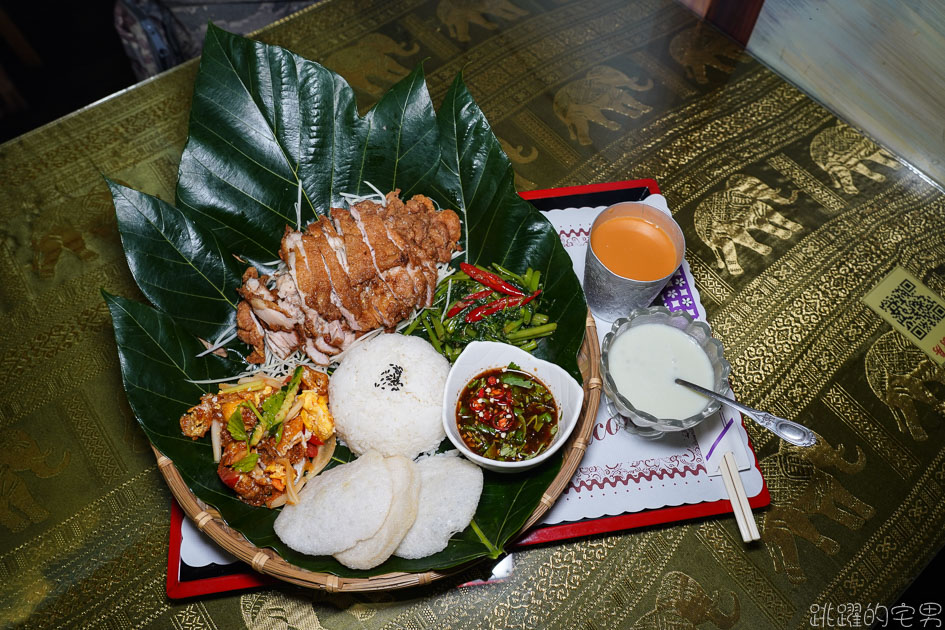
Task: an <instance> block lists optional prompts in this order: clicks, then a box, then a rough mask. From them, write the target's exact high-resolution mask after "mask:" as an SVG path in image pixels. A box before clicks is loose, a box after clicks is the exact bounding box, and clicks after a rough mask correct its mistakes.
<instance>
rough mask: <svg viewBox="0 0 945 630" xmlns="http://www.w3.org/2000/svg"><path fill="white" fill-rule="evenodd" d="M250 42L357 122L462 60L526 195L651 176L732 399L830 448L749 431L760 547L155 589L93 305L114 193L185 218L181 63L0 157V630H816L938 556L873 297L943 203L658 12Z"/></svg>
mask: <svg viewBox="0 0 945 630" xmlns="http://www.w3.org/2000/svg"><path fill="white" fill-rule="evenodd" d="M261 39H264V40H265V41H267V42H270V43H276V44H280V45H282V46H285V47H288V48H290V49H292V50H293V51H295V52H298V53H300V54H302V55H303V56H306V57H309V58H313V59H316V60H318V61H320V62H322V63H324V64H325V65H327V66H329V67H331V68H332V69H334V70H336V71H338V72H340V73H341V74H342V75H344V76H345V77H346V78H347V79H348V80H349V81H350V82H351V84H352V86H353V87H354V88H355V90H356V92H357V94H358V97H359V102H361V103H362V104H363V105H364V106H367V105H370V104H371V103H372V102H373V100H374V99H375V98H377V97H378V96H379V94H380V93H381V92H382V91H383V90H385V89H386V88H387V87H389V86H390V85H391V84H392V83H393V82H394V81H396V80H397V79H399V78H401V77H402V76H404V75H405V74H406V73H407V72H408V69H409V68H411V67H412V66H414V65H415V64H417V63H418V62H421V61H424V63H425V68H426V71H427V78H428V83H429V86H430V90H431V93H432V95H433V98H434V101H435V102H437V103H438V102H439V99H440V98H441V97H442V96H443V94H444V93H445V91H446V89H447V87H448V85H449V83H450V81H451V80H452V78H453V77H454V75H455V74H456V73H457V72H458V71H460V70H463V72H464V76H465V79H466V82H467V84H468V85H469V88H470V91H471V92H472V94H473V95H474V96H475V98H476V99H477V100H478V102H479V103H480V105H481V106H482V108H483V110H484V111H485V113H486V115H487V116H488V117H489V119H490V121H491V122H492V124H493V127H494V129H495V131H496V134H497V135H498V136H499V138H500V139H501V140H502V142H503V145H504V147H505V149H506V151H507V152H508V154H509V157H510V158H511V159H512V161H513V164H514V166H515V168H516V171H517V178H516V181H517V184H518V186H519V187H520V188H523V189H526V188H534V187H539V188H546V187H552V186H563V185H571V184H585V183H594V182H604V181H611V180H622V179H633V178H642V177H652V178H655V179H657V180H658V181H659V184H660V187H661V188H662V190H663V192H664V194H665V195H666V197H667V198H668V200H669V203H670V206H671V208H673V209H674V212H675V215H676V218H677V220H679V221H680V223H681V224H682V225H683V227H684V230H685V232H686V236H687V242H688V250H687V258H688V260H689V262H690V264H691V266H692V270H693V274H694V276H695V278H696V281H697V283H698V286H699V290H700V291H701V294H702V299H703V302H704V303H705V306H706V310H707V311H708V314H709V320H710V322H711V324H712V326H713V328H714V331H715V333H716V335H717V336H718V337H719V338H720V339H721V341H722V342H723V343H724V345H725V348H726V353H727V356H728V358H729V360H730V361H731V363H732V365H733V385H734V387H735V390H736V393H737V395H738V396H739V397H740V398H741V399H742V400H743V401H745V402H746V403H748V404H750V405H753V406H757V407H761V408H766V409H769V410H771V411H772V412H774V413H777V414H779V415H783V416H787V417H789V418H793V419H796V420H798V421H800V422H802V423H804V424H806V425H808V426H811V427H812V428H814V429H815V430H816V431H817V432H818V433H819V434H820V436H821V437H822V445H823V446H822V447H820V448H817V449H814V450H811V451H809V452H806V453H805V454H804V455H803V456H800V455H798V454H797V453H796V452H792V451H791V450H790V449H786V448H783V447H781V446H780V445H779V442H778V440H776V439H774V438H773V437H772V436H771V435H770V434H768V433H765V432H763V431H760V430H758V429H757V427H756V426H755V425H753V424H750V425H748V426H747V429H748V431H749V433H750V435H751V438H752V439H753V441H754V445H755V448H756V451H757V454H758V457H759V459H760V462H761V466H762V469H763V471H764V473H765V475H766V478H767V481H768V484H769V487H770V490H771V494H772V505H771V507H770V508H769V509H767V510H764V511H761V512H759V513H758V514H757V517H758V520H759V524H760V526H761V530H762V532H763V541H762V542H761V543H759V544H755V545H750V546H746V545H744V544H742V542H741V540H740V537H739V535H738V531H737V528H736V526H735V521H734V519H733V518H731V517H728V518H719V519H711V520H705V521H700V522H691V523H683V524H674V525H671V526H664V527H659V528H651V529H645V530H638V531H631V532H626V533H618V534H614V535H608V536H600V537H596V538H592V539H587V540H577V541H573V542H567V543H563V544H556V545H552V546H548V547H543V548H536V549H529V550H527V551H523V552H520V553H516V554H515V568H514V573H513V575H512V577H511V578H510V579H509V580H507V581H505V582H502V583H497V584H490V585H484V586H475V587H463V588H457V587H456V584H457V583H458V582H457V580H445V581H442V582H440V583H436V584H433V585H431V586H428V587H424V588H421V589H415V590H409V591H403V592H393V593H383V594H365V595H344V596H339V595H332V594H328V593H321V592H309V591H301V590H297V589H294V588H291V587H288V586H286V587H280V588H270V589H263V590H259V591H256V592H251V593H243V594H229V595H223V596H218V597H213V598H206V599H202V600H196V601H183V602H179V601H172V600H169V599H167V598H166V596H165V593H164V586H165V567H166V562H167V551H168V515H169V503H170V493H169V491H168V490H167V488H166V487H165V485H164V483H163V481H162V478H161V476H160V474H159V473H158V471H157V468H156V464H155V461H154V458H153V456H152V455H151V452H150V450H149V448H148V445H147V442H146V439H145V437H144V434H143V433H142V431H141V430H140V429H139V428H138V426H137V424H136V422H135V420H134V418H133V417H132V414H131V412H130V409H129V407H128V404H127V402H126V401H125V396H124V392H123V390H122V385H121V376H120V373H119V369H118V362H117V353H116V348H115V342H114V337H113V334H112V330H111V322H110V319H109V317H108V311H107V309H106V307H105V303H104V302H103V300H102V298H101V295H100V293H99V289H100V288H104V289H106V290H108V291H110V292H113V293H118V294H122V295H128V296H135V295H140V294H139V293H137V290H136V288H135V285H134V282H133V280H132V278H131V275H130V274H129V272H128V269H127V266H126V264H125V261H124V257H123V254H122V249H121V244H120V242H119V237H118V232H117V229H116V225H115V216H114V209H113V207H112V205H111V199H110V196H109V193H108V190H107V187H106V185H105V183H104V181H103V175H104V176H107V177H109V178H112V179H115V180H118V181H121V182H123V183H125V184H128V185H130V186H133V187H135V188H138V189H141V190H144V191H147V192H150V193H153V194H157V195H159V196H160V197H162V198H163V199H165V200H168V201H173V189H174V184H175V182H176V168H177V161H178V159H179V156H180V153H181V150H182V148H183V144H184V140H185V138H186V125H187V116H188V110H189V106H190V93H191V88H192V83H193V79H194V75H195V71H196V63H194V62H191V63H188V64H185V65H184V66H182V67H180V68H177V69H175V70H173V71H171V72H169V73H167V74H165V75H162V76H160V77H158V78H157V79H155V80H152V81H148V82H145V83H143V84H140V85H137V86H135V87H134V88H132V89H130V90H128V91H126V92H124V93H121V94H118V95H116V96H114V97H112V98H110V99H108V100H106V101H104V102H101V103H99V104H96V105H94V106H92V107H90V108H87V109H85V110H82V111H79V112H77V113H75V114H73V115H71V116H68V117H66V118H64V119H61V120H59V121H57V122H55V123H53V124H51V125H49V126H46V127H44V128H42V129H39V130H37V131H35V132H32V133H29V134H27V135H25V136H23V137H20V138H18V139H15V140H13V141H11V142H8V143H6V144H4V145H2V146H0V182H2V190H0V213H2V214H0V216H2V220H0V236H2V241H0V242H2V247H0V255H2V258H3V268H4V269H5V270H6V273H8V274H9V275H8V276H7V277H6V279H5V280H4V282H2V283H0V308H2V317H3V321H4V326H3V332H2V344H3V345H2V347H3V358H2V361H3V365H4V367H3V370H2V372H3V374H4V381H5V382H4V388H3V395H2V407H0V409H2V412H0V426H2V431H3V434H4V435H5V436H6V440H5V442H4V444H3V448H2V449H0V454H2V455H0V580H2V585H3V588H2V589H0V625H4V626H7V625H10V626H24V627H30V628H78V627H86V626H91V627H110V628H112V627H114V628H117V627H136V628H137V627H142V628H239V627H243V626H244V625H245V626H246V627H249V628H286V627H294V628H313V629H314V628H321V627H325V628H365V627H366V628H401V627H406V628H474V627H475V628H479V627H482V628H588V629H590V628H601V629H610V628H627V627H631V626H633V627H640V628H656V627H669V626H667V625H660V624H666V623H669V622H671V621H676V622H678V623H679V624H680V625H678V626H672V627H695V626H697V625H698V626H699V627H702V628H712V627H723V628H724V627H736V628H766V627H770V628H804V627H808V626H809V625H811V623H812V622H811V619H812V618H811V614H810V610H811V607H812V606H820V607H822V608H821V610H824V608H823V607H824V606H827V605H832V606H834V607H836V606H840V605H845V606H848V607H851V608H848V610H852V607H855V606H860V607H861V610H862V611H863V612H865V611H867V610H869V607H871V606H872V607H874V608H875V607H876V606H878V605H886V606H891V605H892V604H894V603H896V599H897V598H898V597H899V593H900V592H901V591H902V590H903V589H904V588H905V587H906V586H908V584H909V583H910V582H911V580H912V579H913V578H914V577H915V576H916V575H917V574H918V573H919V572H920V571H921V569H922V568H923V566H924V565H925V563H926V562H928V560H929V559H930V558H931V557H932V556H933V555H934V553H935V552H936V551H937V550H938V549H940V548H941V547H942V545H943V543H945V502H943V486H945V452H943V449H942V446H943V444H945V426H943V416H945V402H943V401H945V370H943V368H942V367H940V366H936V365H935V364H934V363H933V362H932V361H931V360H930V359H929V357H927V356H926V355H924V354H922V353H921V352H919V351H918V350H917V349H915V347H914V346H912V345H911V344H910V343H909V342H907V341H906V340H905V338H904V337H902V336H901V335H900V334H899V333H897V332H895V331H893V329H892V328H891V327H890V326H889V324H887V323H885V322H884V321H883V320H882V319H881V318H880V317H879V316H877V315H876V314H875V313H874V312H873V311H871V310H870V309H869V308H867V307H866V306H865V305H864V304H863V303H862V302H861V299H862V297H863V296H864V295H865V294H866V293H867V292H868V291H869V290H870V289H871V288H872V287H874V286H875V285H876V284H878V283H879V281H880V279H881V278H882V277H883V276H885V275H886V273H888V272H889V271H890V269H891V268H893V267H894V266H896V265H900V266H902V267H904V268H906V269H907V270H909V271H911V272H912V273H913V274H914V275H915V276H916V277H917V278H918V279H920V280H921V281H922V282H923V283H925V284H926V285H927V286H928V287H929V288H931V289H932V290H933V291H935V292H936V293H938V294H939V295H942V294H945V197H943V195H942V193H941V192H940V191H938V190H936V189H935V188H933V187H932V186H930V185H929V184H928V183H927V182H926V181H924V180H923V179H922V178H920V177H919V176H917V175H915V174H914V173H913V172H912V171H910V170H909V169H908V168H904V167H902V166H901V165H900V163H899V162H897V161H895V160H894V159H893V158H892V156H890V155H889V154H887V153H886V152H884V151H882V150H880V149H879V147H877V146H876V145H874V144H873V143H872V142H870V141H869V140H868V139H866V138H864V137H861V136H860V135H859V134H857V132H855V131H854V130H853V129H851V128H849V127H847V126H845V125H844V124H842V123H839V122H838V121H837V120H836V119H835V118H834V116H832V115H831V114H830V113H829V112H827V111H825V110H824V109H822V108H821V107H820V106H818V105H817V104H816V103H814V102H813V101H811V99H809V98H808V97H807V96H805V95H804V94H802V93H801V92H799V91H798V90H796V89H794V88H793V87H791V86H790V85H788V84H786V83H785V82H784V81H783V80H781V79H780V78H778V77H777V76H775V75H773V74H772V73H770V72H769V71H767V70H766V69H764V68H763V67H762V66H760V65H759V64H758V63H757V62H755V61H754V60H752V59H751V58H749V57H748V56H746V55H744V54H743V53H741V52H740V51H739V50H738V49H737V48H736V47H735V46H734V45H732V44H730V43H729V42H728V40H726V39H724V38H723V37H721V36H719V35H717V34H716V33H715V32H714V31H712V30H711V29H710V28H708V27H706V26H703V25H701V24H699V23H697V21H696V20H695V19H694V18H693V17H692V16H691V15H690V14H689V13H688V12H687V11H685V10H684V9H681V8H679V7H678V6H677V5H675V4H673V3H669V2H657V1H655V0H634V1H633V2H627V1H626V0H601V1H599V2H577V1H574V2H568V1H563V0H394V1H387V0H374V1H367V0H364V1H358V2H343V1H341V0H333V1H328V2H324V3H321V4H318V5H316V6H314V7H312V8H311V10H308V11H305V12H303V13H302V14H299V15H297V16H294V17H293V18H291V19H289V20H287V21H284V22H282V23H280V24H276V25H274V26H273V27H270V28H268V29H266V30H265V31H264V32H263V33H262V35H261ZM469 577H470V576H469V574H467V575H465V576H463V579H466V578H469ZM938 618H939V619H945V614H942V615H939V617H938ZM918 621H919V616H918V613H916V617H915V619H914V622H915V623H918ZM700 624H701V625H700Z"/></svg>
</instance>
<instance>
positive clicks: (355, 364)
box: [328, 334, 450, 459]
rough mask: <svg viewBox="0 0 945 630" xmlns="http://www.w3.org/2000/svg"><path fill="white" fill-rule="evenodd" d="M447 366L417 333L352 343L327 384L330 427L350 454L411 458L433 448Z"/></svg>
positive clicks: (437, 436) (436, 441) (441, 433)
mask: <svg viewBox="0 0 945 630" xmlns="http://www.w3.org/2000/svg"><path fill="white" fill-rule="evenodd" d="M449 371H450V364H449V361H447V360H446V358H445V357H444V356H443V355H441V354H440V353H438V352H437V351H436V350H435V349H434V348H433V346H432V345H430V343H429V342H428V341H425V340H423V339H420V338H419V337H407V336H404V335H399V334H382V335H378V336H377V337H375V338H373V339H371V340H369V341H365V342H363V343H359V344H357V345H355V346H353V347H352V348H351V349H350V350H348V352H347V353H346V355H345V358H344V360H343V361H342V362H341V365H340V367H339V368H338V369H337V370H335V373H334V374H332V376H331V380H330V381H329V385H328V392H329V396H328V400H329V404H330V405H331V414H332V416H334V418H335V431H336V432H337V434H338V436H339V437H340V438H341V439H342V440H343V441H344V443H345V444H346V445H347V446H348V448H349V449H351V450H352V451H353V452H354V453H356V454H358V455H360V454H361V453H365V452H367V451H370V450H375V451H378V452H380V453H381V454H383V455H386V456H392V455H403V456H404V457H407V458H408V459H414V458H416V457H417V455H419V454H420V453H424V452H426V451H430V450H433V449H435V448H436V447H437V446H438V445H439V444H440V442H442V441H443V439H444V438H445V437H446V432H445V431H444V430H443V421H442V406H443V389H444V388H445V386H446V376H447V374H448V373H449Z"/></svg>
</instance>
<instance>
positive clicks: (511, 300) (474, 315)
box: [466, 289, 541, 324]
mask: <svg viewBox="0 0 945 630" xmlns="http://www.w3.org/2000/svg"><path fill="white" fill-rule="evenodd" d="M539 293H541V289H538V290H537V291H535V292H534V293H532V294H531V295H524V296H509V297H504V298H499V299H498V300H496V301H494V302H489V303H488V304H483V305H482V306H477V307H476V308H474V309H473V310H471V311H469V312H468V313H466V322H467V323H469V324H472V323H473V322H478V321H479V320H480V319H482V318H483V317H488V316H489V315H492V314H493V313H498V312H499V311H501V310H502V309H506V308H511V307H513V306H524V305H525V304H528V303H529V302H531V301H532V300H534V299H535V298H536V297H538V294H539Z"/></svg>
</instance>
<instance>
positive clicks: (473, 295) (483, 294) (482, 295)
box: [463, 289, 493, 301]
mask: <svg viewBox="0 0 945 630" xmlns="http://www.w3.org/2000/svg"><path fill="white" fill-rule="evenodd" d="M492 293H493V291H492V289H483V290H482V291H476V292H475V293H470V294H469V295H467V296H466V297H464V298H463V300H469V301H472V300H481V299H482V298H485V297H489V296H490V295H492Z"/></svg>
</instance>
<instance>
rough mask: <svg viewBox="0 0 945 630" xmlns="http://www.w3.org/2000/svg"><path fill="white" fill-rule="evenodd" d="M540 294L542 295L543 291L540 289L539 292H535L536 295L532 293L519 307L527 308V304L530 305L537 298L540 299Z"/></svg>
mask: <svg viewBox="0 0 945 630" xmlns="http://www.w3.org/2000/svg"><path fill="white" fill-rule="evenodd" d="M539 293H541V289H538V290H537V291H535V292H534V293H532V294H531V295H529V296H528V297H527V298H524V299H523V300H522V303H521V304H519V306H525V305H526V304H528V303H529V302H531V301H532V300H534V299H535V298H536V297H538V294H539Z"/></svg>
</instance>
